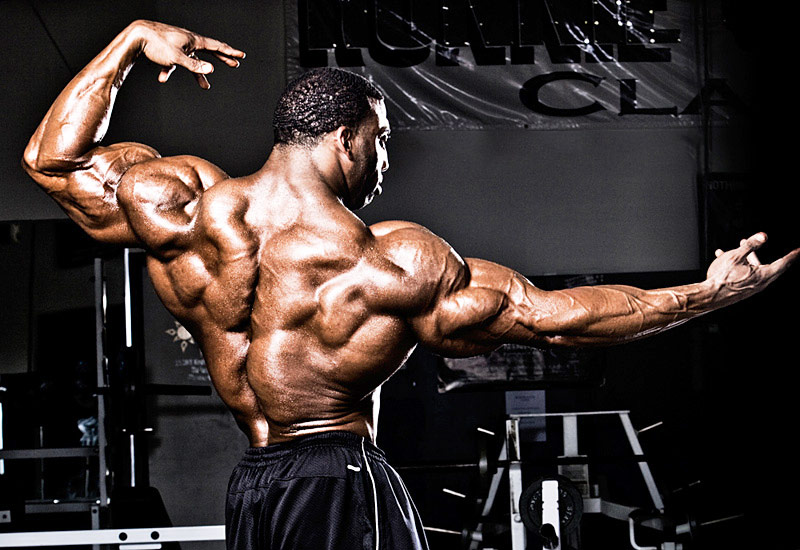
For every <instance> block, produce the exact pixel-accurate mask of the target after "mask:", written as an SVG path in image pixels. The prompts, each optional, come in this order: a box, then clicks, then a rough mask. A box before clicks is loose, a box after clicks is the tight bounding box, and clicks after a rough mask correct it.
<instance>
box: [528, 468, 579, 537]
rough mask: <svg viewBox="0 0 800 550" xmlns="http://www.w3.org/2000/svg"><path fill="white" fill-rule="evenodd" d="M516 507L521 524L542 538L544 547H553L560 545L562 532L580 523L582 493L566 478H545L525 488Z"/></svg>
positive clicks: (567, 532)
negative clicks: (517, 507)
mask: <svg viewBox="0 0 800 550" xmlns="http://www.w3.org/2000/svg"><path fill="white" fill-rule="evenodd" d="M519 510H520V515H521V517H522V523H524V524H525V527H527V528H528V530H529V531H531V532H533V533H536V534H538V535H539V537H540V538H541V539H543V541H544V543H545V548H548V549H550V550H554V549H556V548H558V547H559V546H560V540H561V537H562V536H563V535H566V534H569V533H572V532H573V531H575V530H576V529H577V528H578V526H579V525H580V522H581V517H582V516H583V496H581V492H580V491H579V490H578V488H577V487H576V486H575V485H574V484H573V483H572V482H571V481H570V480H569V479H567V478H566V477H564V476H554V477H545V478H541V479H539V480H537V481H536V482H534V483H532V484H531V485H529V486H528V488H527V489H525V491H524V492H523V493H522V496H521V497H520V501H519Z"/></svg>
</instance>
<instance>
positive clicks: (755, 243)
mask: <svg viewBox="0 0 800 550" xmlns="http://www.w3.org/2000/svg"><path fill="white" fill-rule="evenodd" d="M765 242H767V235H766V233H756V234H755V235H753V236H752V237H750V238H749V239H742V241H741V242H740V243H739V248H737V249H736V250H735V251H734V257H735V258H736V259H737V260H743V259H745V258H746V257H747V256H748V255H749V254H750V253H751V252H754V251H756V250H758V249H759V248H761V247H762V246H763V244H764V243H765Z"/></svg>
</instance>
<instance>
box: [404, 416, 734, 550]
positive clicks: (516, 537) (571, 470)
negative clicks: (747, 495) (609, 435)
mask: <svg viewBox="0 0 800 550" xmlns="http://www.w3.org/2000/svg"><path fill="white" fill-rule="evenodd" d="M596 415H615V416H617V417H618V418H619V420H620V423H621V424H622V428H623V430H624V433H625V435H626V437H627V440H628V443H629V444H630V448H631V451H632V454H630V455H625V456H612V457H608V456H606V457H590V456H585V455H581V454H579V452H578V424H577V419H578V417H581V416H596ZM530 417H554V418H560V419H561V420H562V432H563V449H564V452H563V455H561V456H559V457H551V458H546V457H540V458H533V459H524V460H523V458H522V456H521V447H520V441H519V421H520V419H521V418H530ZM658 425H660V423H656V424H653V425H651V426H648V427H645V428H643V429H642V430H638V431H637V430H636V429H634V427H633V424H632V423H631V420H630V411H626V410H621V411H589V412H568V413H544V414H512V415H508V417H507V418H506V433H505V437H504V440H503V444H502V447H501V449H500V452H499V453H498V456H497V459H496V460H489V458H488V455H487V452H486V448H487V446H486V444H485V442H483V444H482V445H480V458H479V460H478V462H464V463H447V464H415V465H398V466H396V469H398V470H400V471H403V470H407V471H408V470H410V471H413V470H422V471H430V470H432V471H440V470H442V471H444V470H450V471H452V470H455V471H458V470H471V471H474V472H475V473H476V475H477V476H478V478H479V480H480V482H479V484H478V486H479V487H480V488H481V494H480V496H479V497H478V499H477V506H478V507H479V511H478V513H477V514H475V517H474V518H473V519H472V522H471V523H470V524H469V525H467V526H466V527H464V528H463V529H462V530H461V531H456V530H448V529H440V528H434V527H431V528H428V527H426V530H429V531H431V532H439V533H448V534H453V535H456V534H458V535H461V537H462V548H464V549H465V550H466V549H469V550H478V549H479V548H486V547H487V546H486V545H485V544H486V543H485V539H486V537H484V533H485V532H486V531H487V530H489V531H491V532H492V534H498V533H503V534H507V533H508V532H509V531H510V533H511V549H512V550H524V549H525V548H526V544H527V536H528V535H527V533H528V531H530V532H531V533H533V534H534V535H535V536H537V537H538V538H540V539H541V541H542V543H543V546H544V547H545V548H547V549H549V550H566V549H567V548H579V547H580V544H579V542H578V541H579V537H578V534H579V532H580V531H579V524H580V519H581V517H582V516H583V514H602V515H604V516H607V517H609V518H612V519H615V520H618V521H622V522H625V523H627V524H628V526H629V542H630V546H631V548H633V549H634V550H681V549H682V548H683V545H684V544H685V543H686V542H688V541H689V540H690V539H691V538H692V537H693V535H694V534H695V532H696V531H697V529H699V528H702V527H703V526H706V525H711V524H715V523H719V522H721V521H731V520H733V519H736V518H739V517H742V516H741V515H735V516H730V517H726V518H720V519H714V520H710V521H705V522H702V523H699V522H696V521H694V520H693V519H691V518H689V517H686V516H680V515H675V514H672V513H668V512H667V511H665V506H664V501H663V498H662V496H661V493H660V492H659V490H658V487H657V486H656V482H655V479H654V477H653V475H652V472H651V471H650V467H649V465H648V463H647V460H646V458H645V456H644V454H643V451H642V447H641V444H640V443H639V439H638V436H637V434H638V433H641V432H644V431H647V430H650V429H652V428H655V427H657V426H658ZM479 431H480V430H479ZM483 431H484V432H486V430H483ZM606 461H610V462H615V463H619V462H623V463H624V462H628V463H630V464H632V465H634V464H635V465H637V466H638V468H639V471H640V473H641V476H642V478H643V480H644V483H645V486H646V488H647V492H648V495H649V497H650V501H651V502H650V503H649V504H648V505H646V506H640V507H634V506H626V505H621V504H617V503H615V502H611V501H609V500H606V499H603V498H601V497H600V496H598V495H595V494H591V492H590V491H589V487H590V485H589V483H588V464H592V463H598V462H606ZM523 465H538V466H542V465H551V466H552V465H557V466H558V467H559V475H555V476H551V477H544V478H541V479H538V480H537V481H535V482H534V483H532V484H531V485H529V486H528V487H527V488H525V489H524V490H523V483H522V466H523ZM506 470H507V471H508V478H507V479H508V488H509V512H510V514H509V515H510V521H509V525H508V529H505V530H501V529H498V528H497V525H496V524H494V523H491V522H490V521H489V515H490V512H491V510H492V508H493V505H494V502H495V500H496V497H497V494H498V490H499V488H500V485H501V483H502V480H503V478H504V476H505V475H506ZM698 483H699V482H693V483H692V484H691V485H697V484H698ZM484 495H485V496H484ZM645 539H647V540H648V542H647V543H643V542H642V541H643V540H645ZM644 544H648V545H644Z"/></svg>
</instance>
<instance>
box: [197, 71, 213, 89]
mask: <svg viewBox="0 0 800 550" xmlns="http://www.w3.org/2000/svg"><path fill="white" fill-rule="evenodd" d="M194 78H195V80H197V83H198V84H199V85H200V87H201V88H203V89H204V90H208V89H209V88H211V83H210V82H209V81H208V79H207V78H206V75H204V74H198V73H195V75H194Z"/></svg>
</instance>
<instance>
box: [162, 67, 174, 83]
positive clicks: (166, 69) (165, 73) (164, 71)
mask: <svg viewBox="0 0 800 550" xmlns="http://www.w3.org/2000/svg"><path fill="white" fill-rule="evenodd" d="M173 71H175V65H170V66H169V67H164V68H163V69H161V72H160V73H158V81H159V82H161V83H162V84H163V83H164V82H166V81H167V80H169V76H170V75H171V74H172V73H173Z"/></svg>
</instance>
